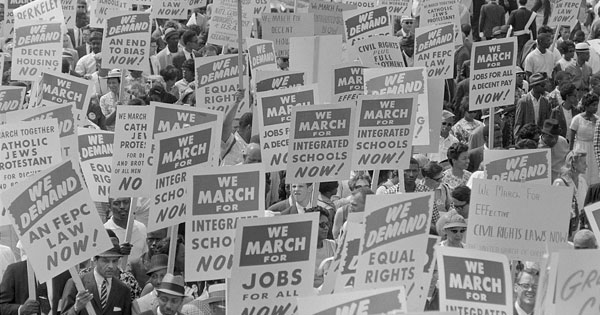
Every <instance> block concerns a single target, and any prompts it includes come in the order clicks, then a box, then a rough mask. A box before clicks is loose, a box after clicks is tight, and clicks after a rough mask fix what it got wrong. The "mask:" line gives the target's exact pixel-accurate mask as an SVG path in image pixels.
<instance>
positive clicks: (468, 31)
mask: <svg viewBox="0 0 600 315" xmlns="http://www.w3.org/2000/svg"><path fill="white" fill-rule="evenodd" d="M460 30H461V31H462V32H463V34H465V37H468V36H469V35H471V24H468V23H465V24H463V25H461V27H460Z"/></svg>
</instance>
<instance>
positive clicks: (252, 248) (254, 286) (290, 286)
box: [227, 213, 319, 315]
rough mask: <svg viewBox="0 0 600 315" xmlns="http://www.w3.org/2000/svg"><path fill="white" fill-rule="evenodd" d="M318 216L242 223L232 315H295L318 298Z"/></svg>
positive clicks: (231, 287) (237, 240)
mask: <svg viewBox="0 0 600 315" xmlns="http://www.w3.org/2000/svg"><path fill="white" fill-rule="evenodd" d="M318 218H319V215H318V214H317V213H309V214H303V215H297V216H278V217H270V218H250V219H243V220H239V221H238V222H237V229H236V234H235V247H234V248H235V253H234V255H233V269H232V271H231V279H235V281H231V282H229V288H228V290H227V313H228V314H236V315H239V314H258V313H260V314H267V313H277V314H280V315H291V314H294V313H295V312H296V307H297V300H296V297H302V296H308V295H312V294H313V278H314V270H315V258H316V251H317V244H316V242H317V231H318V229H319V228H318V224H317V223H318Z"/></svg>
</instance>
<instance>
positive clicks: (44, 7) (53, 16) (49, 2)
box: [13, 0, 66, 40]
mask: <svg viewBox="0 0 600 315" xmlns="http://www.w3.org/2000/svg"><path fill="white" fill-rule="evenodd" d="M20 4H21V6H19V7H18V8H15V9H14V11H13V15H14V18H15V28H17V27H20V26H25V25H31V22H33V21H45V22H54V23H60V24H61V26H64V22H65V19H64V14H63V10H62V6H61V4H60V1H59V0H35V1H28V0H25V1H20ZM61 29H63V28H62V27H61ZM64 29H65V31H66V28H64ZM42 33H43V32H42ZM61 35H62V32H61ZM61 40H62V38H61Z"/></svg>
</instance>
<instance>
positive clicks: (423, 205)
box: [354, 192, 433, 305]
mask: <svg viewBox="0 0 600 315" xmlns="http://www.w3.org/2000/svg"><path fill="white" fill-rule="evenodd" d="M432 208H433V194H432V193H430V192H428V193H414V194H404V195H380V196H373V195H370V196H367V199H366V203H365V230H364V233H363V236H362V238H361V240H360V255H359V257H358V266H357V268H356V270H357V272H356V283H355V285H354V288H355V289H374V288H382V287H394V286H399V285H403V286H404V287H405V288H406V295H407V300H408V303H409V305H410V304H415V303H414V302H412V301H417V300H418V293H420V292H419V291H420V290H418V287H419V286H420V285H421V278H422V277H423V275H424V272H423V266H424V265H425V263H426V262H427V256H426V255H425V254H426V248H427V242H428V234H429V225H430V223H431V209H432Z"/></svg>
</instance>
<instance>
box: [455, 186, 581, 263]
mask: <svg viewBox="0 0 600 315" xmlns="http://www.w3.org/2000/svg"><path fill="white" fill-rule="evenodd" d="M572 196H573V190H572V188H570V187H561V186H548V185H535V184H530V183H513V182H502V181H492V180H487V179H475V180H474V181H473V188H472V189H471V203H470V205H471V206H470V209H471V210H470V211H469V228H468V229H467V234H466V238H467V239H468V240H469V241H468V242H467V247H468V248H472V249H478V250H482V251H487V252H493V253H500V254H504V255H507V256H508V259H510V260H524V261H540V260H541V258H542V256H543V255H544V253H545V252H546V249H547V248H548V249H549V250H550V251H555V250H558V249H561V248H565V246H567V239H568V237H569V224H568V222H569V218H570V217H571V216H570V212H571V211H570V210H571V201H572ZM540 218H552V220H540Z"/></svg>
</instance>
